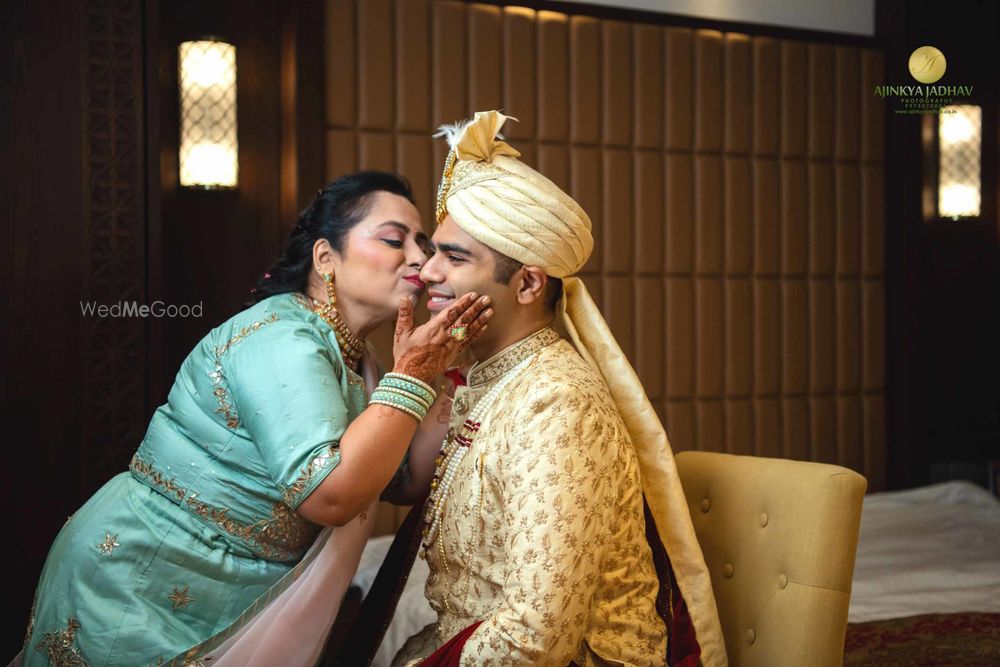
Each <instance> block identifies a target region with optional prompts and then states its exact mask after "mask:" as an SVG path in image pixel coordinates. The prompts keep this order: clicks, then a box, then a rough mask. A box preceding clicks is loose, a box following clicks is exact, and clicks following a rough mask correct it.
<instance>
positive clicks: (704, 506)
mask: <svg viewBox="0 0 1000 667" xmlns="http://www.w3.org/2000/svg"><path fill="white" fill-rule="evenodd" d="M710 509H712V503H711V502H710V501H709V499H708V498H703V499H702V501H701V512H702V514H705V513H707V512H708V510H710Z"/></svg>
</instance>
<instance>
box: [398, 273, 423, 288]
mask: <svg viewBox="0 0 1000 667" xmlns="http://www.w3.org/2000/svg"><path fill="white" fill-rule="evenodd" d="M403 280H405V281H406V282H408V283H412V284H413V285H416V286H417V288H418V289H423V288H425V287H426V285H425V284H424V281H422V280H421V279H420V277H419V276H406V277H405V278H403Z"/></svg>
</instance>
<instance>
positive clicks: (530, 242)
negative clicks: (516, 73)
mask: <svg viewBox="0 0 1000 667" xmlns="http://www.w3.org/2000/svg"><path fill="white" fill-rule="evenodd" d="M507 118H508V117H507V116H504V115H503V114H501V113H499V112H496V111H486V112H479V113H477V114H476V116H475V118H474V119H473V120H471V121H466V122H464V123H458V124H456V125H453V126H443V127H441V131H440V132H439V133H438V134H437V135H435V136H442V135H443V136H445V137H447V139H448V143H449V145H450V146H451V150H450V151H449V152H448V158H447V161H446V162H445V167H444V173H443V175H442V177H441V185H440V187H439V188H438V196H437V210H436V214H437V222H438V224H440V223H441V221H442V220H443V219H444V217H445V215H448V214H450V215H451V217H452V219H453V220H454V221H455V223H456V224H457V225H458V226H459V227H461V228H462V229H463V230H465V232H466V233H468V234H469V235H470V236H472V237H473V238H474V239H476V240H477V241H479V242H480V243H482V244H484V245H486V246H488V247H490V248H493V249H494V250H496V251H497V252H499V253H502V254H504V255H506V256H508V257H510V258H512V259H515V260H517V261H519V262H522V263H523V264H527V265H529V266H537V267H540V268H543V269H545V272H546V273H547V274H548V275H550V276H552V277H554V278H562V279H563V299H562V300H561V301H560V309H559V312H560V316H561V318H562V321H563V324H564V325H565V326H566V331H567V332H568V333H569V335H570V338H572V340H573V344H574V345H575V346H576V349H577V351H578V352H579V353H580V356H582V357H583V358H584V359H586V360H587V361H588V362H589V363H590V364H591V366H593V367H594V368H595V370H597V371H598V372H599V373H600V374H601V375H602V376H603V378H604V380H605V382H606V383H607V385H608V389H610V390H611V395H612V397H613V398H614V400H615V403H616V405H617V406H618V410H619V412H620V413H621V415H622V419H623V421H624V422H625V426H626V428H627V429H628V432H629V435H630V436H631V439H632V443H633V445H634V446H635V449H636V456H637V458H638V460H639V470H640V474H641V476H642V491H643V494H644V495H645V497H646V501H647V502H648V503H649V509H650V511H651V512H652V514H653V518H654V520H655V523H656V528H657V532H658V533H659V535H660V540H661V541H662V542H663V546H664V547H665V548H666V550H667V554H668V556H669V557H670V562H671V565H672V566H673V572H674V576H675V577H676V580H677V585H678V587H679V588H680V590H681V594H682V595H683V596H684V600H685V602H686V603H687V606H688V611H689V613H690V615H691V622H692V624H693V626H694V630H695V636H696V638H697V641H698V644H699V646H700V647H701V664H702V665H704V667H725V665H726V664H727V661H726V647H725V642H724V640H723V637H722V626H721V625H720V623H719V613H718V610H717V608H716V606H715V597H714V595H713V593H712V581H711V578H710V577H709V573H708V567H707V566H706V565H705V558H704V556H703V555H702V553H701V547H700V546H699V545H698V539H697V537H696V536H695V532H694V527H693V525H692V523H691V515H690V514H689V513H688V506H687V501H686V500H685V497H684V489H683V488H682V487H681V482H680V477H679V476H678V474H677V467H676V466H675V464H674V457H673V453H672V452H671V450H670V443H669V442H668V441H667V434H666V432H665V431H664V430H663V426H662V425H661V424H660V420H659V418H658V417H657V416H656V412H655V411H654V410H653V406H652V405H650V403H649V400H648V399H647V398H646V392H645V390H644V389H643V386H642V383H640V382H639V378H638V376H637V375H636V374H635V371H634V370H633V369H632V366H631V364H629V361H628V359H627V358H626V357H625V354H624V353H623V352H622V350H621V347H619V345H618V341H616V340H615V337H614V336H613V335H612V333H611V331H610V329H608V325H607V323H606V322H605V321H604V318H603V317H602V316H601V313H600V311H599V310H598V308H597V306H596V304H595V303H594V301H593V299H591V298H590V294H589V293H588V292H587V288H586V286H584V284H583V281H582V280H580V279H579V278H575V277H572V274H574V273H576V272H577V271H579V270H580V268H581V267H582V266H583V265H584V263H585V262H586V261H587V258H588V257H590V253H591V251H592V250H593V248H594V237H593V236H592V235H591V232H590V230H591V223H590V218H589V217H587V214H586V213H584V211H583V209H581V208H580V205H579V204H577V203H576V202H575V201H573V199H572V198H571V197H570V196H569V195H567V194H566V193H565V192H563V191H562V190H560V189H559V187H558V186H556V185H555V183H553V182H552V181H550V180H549V179H547V178H545V177H544V176H542V175H541V174H539V173H538V172H537V171H535V170H534V169H532V168H531V167H529V166H528V165H526V164H524V163H523V162H521V161H520V160H518V159H517V158H518V157H520V155H521V154H520V153H518V152H517V151H516V150H515V149H513V148H511V147H510V146H509V145H508V144H507V143H506V142H504V141H502V140H501V137H500V136H499V134H498V133H499V131H500V128H501V127H502V126H503V124H504V122H505V121H506V120H507ZM513 120H516V119H513Z"/></svg>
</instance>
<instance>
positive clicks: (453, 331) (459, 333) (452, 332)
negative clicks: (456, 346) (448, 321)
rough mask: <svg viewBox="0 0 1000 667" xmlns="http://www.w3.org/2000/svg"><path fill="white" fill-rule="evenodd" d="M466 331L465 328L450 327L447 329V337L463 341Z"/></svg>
mask: <svg viewBox="0 0 1000 667" xmlns="http://www.w3.org/2000/svg"><path fill="white" fill-rule="evenodd" d="M466 331H467V329H466V328H465V327H452V328H450V329H448V335H449V336H451V337H452V338H454V339H455V340H465V334H466Z"/></svg>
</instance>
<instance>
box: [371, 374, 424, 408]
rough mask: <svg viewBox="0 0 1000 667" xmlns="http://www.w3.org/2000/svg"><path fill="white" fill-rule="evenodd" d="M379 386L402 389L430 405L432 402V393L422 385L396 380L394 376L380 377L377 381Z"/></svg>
mask: <svg viewBox="0 0 1000 667" xmlns="http://www.w3.org/2000/svg"><path fill="white" fill-rule="evenodd" d="M378 386H379V388H389V387H391V388H393V389H398V390H400V391H404V392H406V393H407V394H409V395H411V396H418V397H419V398H420V399H421V400H423V401H424V402H426V403H427V405H430V404H431V403H433V402H434V398H435V396H434V394H429V393H427V391H425V390H424V388H423V387H420V386H418V385H415V384H413V383H412V382H406V381H404V380H397V379H396V378H382V381H381V382H379V383H378Z"/></svg>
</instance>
